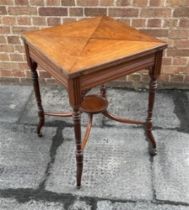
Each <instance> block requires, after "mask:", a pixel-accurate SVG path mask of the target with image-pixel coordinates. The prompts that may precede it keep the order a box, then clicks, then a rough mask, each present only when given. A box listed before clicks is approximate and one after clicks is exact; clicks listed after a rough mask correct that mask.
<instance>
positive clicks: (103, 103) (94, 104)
mask: <svg viewBox="0 0 189 210" xmlns="http://www.w3.org/2000/svg"><path fill="white" fill-rule="evenodd" d="M107 107H108V101H107V100H106V99H105V98H103V97H102V96H99V95H87V96H85V97H84V99H83V101H82V103H81V107H80V110H81V111H82V112H87V113H91V114H97V113H100V112H103V111H105V110H106V108H107Z"/></svg>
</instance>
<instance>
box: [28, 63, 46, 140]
mask: <svg viewBox="0 0 189 210" xmlns="http://www.w3.org/2000/svg"><path fill="white" fill-rule="evenodd" d="M36 69H37V63H35V62H33V63H32V65H31V72H32V79H33V87H34V92H35V98H36V102H37V107H38V116H39V123H38V126H37V135H38V136H39V137H42V133H41V128H42V127H43V126H44V124H45V115H44V111H43V106H42V100H41V93H40V87H39V81H38V74H37V71H36Z"/></svg>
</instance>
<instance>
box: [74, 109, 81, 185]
mask: <svg viewBox="0 0 189 210" xmlns="http://www.w3.org/2000/svg"><path fill="white" fill-rule="evenodd" d="M73 121H74V132H75V143H76V164H77V165H76V166H77V169H76V181H77V188H80V187H81V177H82V171H83V151H82V148H81V122H80V121H81V119H80V111H79V109H74V110H73Z"/></svg>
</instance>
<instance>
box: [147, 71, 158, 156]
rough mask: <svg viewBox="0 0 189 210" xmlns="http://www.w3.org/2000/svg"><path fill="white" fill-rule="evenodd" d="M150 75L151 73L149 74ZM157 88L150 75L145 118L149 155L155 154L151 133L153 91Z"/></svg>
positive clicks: (154, 143)
mask: <svg viewBox="0 0 189 210" xmlns="http://www.w3.org/2000/svg"><path fill="white" fill-rule="evenodd" d="M150 77H151V75H150ZM156 88H157V81H156V79H154V78H153V77H151V80H150V85H149V98H148V116H147V119H146V134H147V138H148V140H149V143H150V145H149V152H150V154H151V155H156V154H157V151H156V142H155V139H154V136H153V134H152V113H153V107H154V100H155V91H156Z"/></svg>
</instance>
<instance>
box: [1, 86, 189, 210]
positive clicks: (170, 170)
mask: <svg viewBox="0 0 189 210" xmlns="http://www.w3.org/2000/svg"><path fill="white" fill-rule="evenodd" d="M94 91H96V90H94ZM42 96H43V97H42V99H43V105H44V108H45V110H49V111H50V110H54V111H62V110H69V109H70V107H69V104H68V100H67V94H66V92H65V91H64V90H63V89H62V88H60V87H43V88H42ZM147 97H148V94H147V92H146V91H143V90H141V91H132V90H128V89H111V88H108V99H109V101H110V105H109V110H111V111H112V112H113V113H115V114H119V115H122V116H127V117H129V118H133V119H141V120H143V119H145V117H146V107H147ZM153 120H154V135H155V137H156V140H157V147H158V155H157V156H155V157H154V158H151V157H149V154H148V144H147V141H146V136H145V133H144V129H143V127H141V126H131V125H124V124H120V123H118V122H114V121H110V120H108V119H106V118H104V117H102V116H101V115H96V116H95V119H94V126H93V129H92V132H91V135H90V139H89V142H88V144H87V146H86V150H85V153H84V171H83V179H82V188H81V189H80V190H77V189H76V188H75V157H74V150H75V145H74V135H73V127H72V120H71V119H68V118H67V119H66V118H64V119H63V118H55V117H47V118H46V125H45V127H44V128H43V134H44V137H43V138H38V137H37V135H36V133H35V129H36V124H37V111H36V104H35V98H34V93H33V91H32V87H30V86H4V85H1V86H0V134H1V135H0V210H14V209H16V210H30V209H31V210H63V209H65V210H67V209H68V210H79V209H80V210H95V209H98V210H117V209H118V210H187V209H189V91H184V90H183V91H179V90H177V91H176V90H169V91H168V90H166V91H163V90H162V91H158V93H157V97H156V104H155V109H154V118H153ZM86 121H87V118H86V116H85V114H83V116H82V125H83V126H82V129H83V131H84V128H85V124H86Z"/></svg>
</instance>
